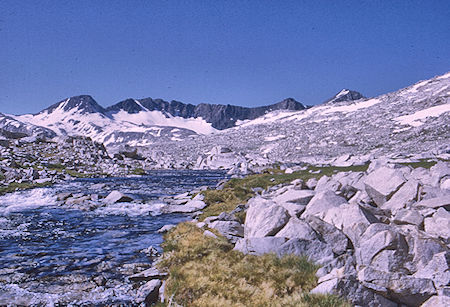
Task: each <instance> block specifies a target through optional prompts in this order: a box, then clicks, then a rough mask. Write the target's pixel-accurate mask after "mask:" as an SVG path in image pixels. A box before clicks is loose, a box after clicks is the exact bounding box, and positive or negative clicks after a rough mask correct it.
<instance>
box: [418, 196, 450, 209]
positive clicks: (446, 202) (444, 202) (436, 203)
mask: <svg viewBox="0 0 450 307" xmlns="http://www.w3.org/2000/svg"><path fill="white" fill-rule="evenodd" d="M413 207H414V208H434V209H437V208H441V207H444V208H445V209H447V210H448V209H450V194H447V195H444V196H440V197H434V198H430V199H424V200H421V201H419V202H417V203H415V204H413Z"/></svg>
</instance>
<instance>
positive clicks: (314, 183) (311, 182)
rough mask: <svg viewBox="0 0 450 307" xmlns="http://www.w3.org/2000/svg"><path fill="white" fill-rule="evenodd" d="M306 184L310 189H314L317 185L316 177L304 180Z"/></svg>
mask: <svg viewBox="0 0 450 307" xmlns="http://www.w3.org/2000/svg"><path fill="white" fill-rule="evenodd" d="M306 186H307V187H308V189H310V190H314V189H315V188H316V186H317V179H316V178H310V179H308V181H306Z"/></svg>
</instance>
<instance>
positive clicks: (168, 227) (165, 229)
mask: <svg viewBox="0 0 450 307" xmlns="http://www.w3.org/2000/svg"><path fill="white" fill-rule="evenodd" d="M175 226H176V225H173V224H167V225H164V226H163V227H161V228H160V229H158V231H157V232H158V233H166V232H168V231H169V230H171V229H172V228H174V227H175Z"/></svg>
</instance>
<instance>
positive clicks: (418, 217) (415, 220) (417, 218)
mask: <svg viewBox="0 0 450 307" xmlns="http://www.w3.org/2000/svg"><path fill="white" fill-rule="evenodd" d="M392 221H393V222H394V223H395V224H399V225H401V224H412V225H417V226H419V225H421V224H422V223H423V215H422V214H420V213H419V212H417V211H416V210H413V209H400V210H399V211H397V213H396V214H395V216H394V218H393V220H392Z"/></svg>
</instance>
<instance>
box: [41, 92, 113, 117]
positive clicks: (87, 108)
mask: <svg viewBox="0 0 450 307" xmlns="http://www.w3.org/2000/svg"><path fill="white" fill-rule="evenodd" d="M58 108H59V109H62V110H63V111H65V112H68V111H70V110H72V109H78V110H80V111H81V113H82V114H87V113H102V114H104V113H105V109H104V108H103V107H102V106H100V105H99V104H98V103H97V101H95V100H94V98H92V97H91V96H89V95H80V96H73V97H70V98H67V99H65V100H62V101H60V102H58V103H55V104H54V105H52V106H50V107H49V108H47V109H45V110H43V111H42V112H45V111H47V112H48V113H52V112H53V111H54V110H56V109H58Z"/></svg>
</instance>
